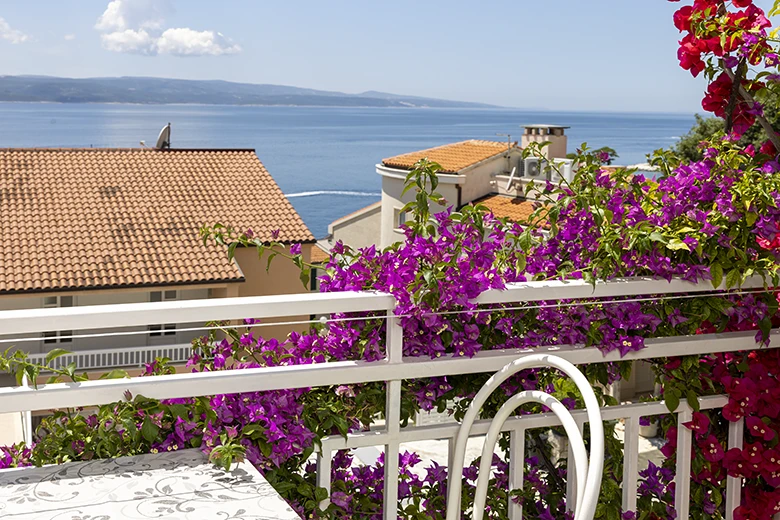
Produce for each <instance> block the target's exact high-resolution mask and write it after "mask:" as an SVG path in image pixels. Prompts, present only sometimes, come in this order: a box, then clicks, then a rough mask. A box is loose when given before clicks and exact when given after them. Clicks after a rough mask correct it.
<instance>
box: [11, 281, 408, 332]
mask: <svg viewBox="0 0 780 520" xmlns="http://www.w3.org/2000/svg"><path fill="white" fill-rule="evenodd" d="M394 305H395V299H394V298H393V297H392V296H391V295H389V294H385V293H380V292H372V291H363V292H332V293H303V294H281V295H273V296H243V297H235V298H208V299H201V300H176V301H171V302H143V303H118V304H110V305H91V306H84V307H60V308H53V309H20V310H10V311H0V331H2V335H3V336H8V335H18V334H29V333H39V332H44V331H47V330H87V329H108V328H119V327H135V326H143V325H155V324H158V323H192V322H202V323H206V322H209V321H222V320H240V319H243V318H279V317H289V316H300V315H306V316H308V315H312V314H331V313H340V312H357V311H385V310H389V309H392V308H393V306H394Z"/></svg>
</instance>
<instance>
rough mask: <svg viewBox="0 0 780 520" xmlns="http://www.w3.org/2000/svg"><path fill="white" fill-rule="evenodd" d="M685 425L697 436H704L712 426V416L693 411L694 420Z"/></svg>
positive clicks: (684, 424)
mask: <svg viewBox="0 0 780 520" xmlns="http://www.w3.org/2000/svg"><path fill="white" fill-rule="evenodd" d="M683 426H685V427H686V428H688V429H689V430H691V431H692V432H694V433H695V434H696V435H697V436H703V435H704V434H705V433H707V429H708V428H709V427H710V418H709V417H707V416H706V415H704V414H703V413H701V412H693V418H692V420H690V421H688V422H686V423H683Z"/></svg>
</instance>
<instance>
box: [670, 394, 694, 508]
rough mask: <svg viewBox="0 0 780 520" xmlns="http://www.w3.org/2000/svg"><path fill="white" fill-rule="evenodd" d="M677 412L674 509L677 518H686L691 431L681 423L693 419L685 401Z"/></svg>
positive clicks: (689, 482) (691, 443)
mask: <svg viewBox="0 0 780 520" xmlns="http://www.w3.org/2000/svg"><path fill="white" fill-rule="evenodd" d="M676 411H677V412H678V413H677V468H676V474H675V476H674V481H675V496H674V509H675V511H676V512H677V518H680V519H683V518H688V510H689V508H690V500H691V494H690V490H691V451H692V449H693V432H691V431H690V430H689V429H688V428H687V427H685V426H683V423H686V422H689V421H691V420H692V419H693V412H692V410H691V407H690V405H688V403H687V402H685V403H680V406H679V407H678V408H677V410H676Z"/></svg>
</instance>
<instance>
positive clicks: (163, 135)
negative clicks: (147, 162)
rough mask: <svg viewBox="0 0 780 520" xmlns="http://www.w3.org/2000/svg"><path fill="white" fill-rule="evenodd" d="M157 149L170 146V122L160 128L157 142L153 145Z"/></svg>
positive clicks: (168, 148)
mask: <svg viewBox="0 0 780 520" xmlns="http://www.w3.org/2000/svg"><path fill="white" fill-rule="evenodd" d="M154 147H155V148H157V149H158V150H170V148H171V124H170V123H168V124H167V125H165V126H164V127H163V129H162V130H160V136H159V137H158V138H157V144H156V145H154Z"/></svg>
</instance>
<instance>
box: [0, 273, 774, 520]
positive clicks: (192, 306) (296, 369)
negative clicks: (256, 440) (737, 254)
mask: <svg viewBox="0 0 780 520" xmlns="http://www.w3.org/2000/svg"><path fill="white" fill-rule="evenodd" d="M763 288H764V282H763V280H761V279H760V278H757V277H754V278H750V279H748V281H747V283H746V284H744V285H743V287H742V289H743V290H757V291H760V290H763ZM712 291H713V288H712V286H711V285H709V284H706V283H703V284H691V283H688V282H684V281H680V280H674V281H672V282H666V281H658V280H651V279H624V280H615V281H610V282H608V283H599V284H597V285H596V286H595V288H594V287H593V286H591V285H589V284H587V283H584V282H581V281H546V282H528V283H516V284H511V285H510V286H509V287H508V288H507V289H506V290H503V291H497V290H490V291H487V292H484V293H483V294H481V295H480V296H479V298H478V299H477V301H476V303H478V304H479V305H480V306H481V307H482V308H485V309H494V308H496V307H502V308H532V307H533V306H543V305H551V303H550V302H552V301H561V300H577V301H586V300H587V301H590V300H593V301H596V300H598V301H603V299H605V298H610V299H611V298H621V299H624V300H623V301H625V299H626V298H628V299H630V300H641V299H647V298H658V297H660V296H663V297H664V298H671V297H677V298H694V297H697V295H699V294H709V293H712ZM395 309H396V302H395V300H394V298H393V297H392V296H390V295H388V294H382V293H375V292H341V293H323V294H304V295H285V296H272V297H249V298H226V299H217V300H199V301H197V300H196V301H175V302H160V303H144V304H125V305H106V306H99V307H74V308H58V309H39V310H18V311H5V312H2V313H0V330H2V331H3V335H4V336H3V337H4V338H23V337H33V336H34V337H39V336H40V333H42V332H43V331H46V330H73V331H79V330H84V329H95V328H96V327H97V326H96V324H99V327H101V328H117V327H136V326H144V325H149V324H154V323H160V322H165V323H180V322H188V323H207V322H211V321H228V320H241V319H244V318H247V317H254V318H257V319H259V320H261V322H260V324H259V326H260V327H262V320H265V319H269V318H290V317H296V316H331V315H334V314H336V315H341V314H344V313H359V314H351V315H353V316H365V313H374V314H373V315H377V314H378V315H382V316H384V319H386V320H387V323H386V337H385V338H384V344H383V349H384V358H383V359H381V360H378V361H373V362H370V361H362V360H360V361H357V360H356V361H337V362H326V363H314V364H308V365H287V366H284V365H280V366H271V367H260V368H245V369H242V370H223V371H214V372H198V373H176V374H167V375H158V376H150V377H133V378H129V379H103V380H92V381H86V382H79V383H58V384H46V385H41V386H39V387H38V388H32V387H26V386H20V387H8V388H0V413H19V412H22V413H24V412H30V411H46V410H55V409H60V410H62V409H75V408H80V407H86V408H89V407H94V406H98V405H105V404H110V403H116V402H121V401H124V400H125V399H126V398H127V397H128V396H144V397H146V398H150V399H176V398H192V397H199V396H214V395H221V394H246V393H252V392H268V391H274V390H282V389H308V388H315V387H337V386H339V385H350V384H360V383H370V382H385V383H386V386H385V388H386V404H385V413H384V420H383V421H378V422H377V423H376V424H375V425H374V427H372V429H370V430H367V431H352V432H350V433H348V434H347V435H346V436H341V435H332V436H327V437H325V438H323V439H322V442H321V446H319V449H318V450H317V451H316V454H315V457H316V483H317V485H318V486H319V487H321V488H323V489H324V490H326V491H327V492H328V493H330V491H331V477H332V474H333V471H334V456H336V454H337V453H338V452H339V450H350V449H356V448H366V447H379V448H380V450H381V451H383V452H384V460H385V461H386V464H385V466H384V475H385V478H384V489H383V494H382V496H383V513H382V514H383V517H384V518H385V519H395V518H398V516H399V507H403V506H404V503H403V501H401V502H399V499H398V497H399V463H398V459H399V453H400V452H401V449H402V445H405V444H408V443H412V442H417V441H442V442H445V443H448V445H449V446H450V447H452V445H453V442H454V439H455V437H456V436H457V433H458V430H459V424H458V423H456V422H442V423H436V424H426V425H414V424H412V425H407V426H402V425H401V420H400V418H401V406H402V382H403V381H409V380H414V379H418V378H432V377H442V376H453V375H462V374H478V373H493V372H496V371H498V370H499V369H501V368H502V367H504V366H505V365H506V364H507V363H510V362H512V361H513V360H515V359H517V358H518V357H521V356H526V355H529V354H531V353H549V354H554V355H555V356H559V357H561V358H563V359H565V360H567V361H569V362H571V363H573V364H575V365H588V364H599V363H606V362H611V361H625V360H647V359H654V358H666V357H674V356H680V355H700V354H711V353H723V352H736V351H749V350H754V349H757V348H759V345H758V344H757V343H756V340H755V331H745V332H729V333H709V334H700V335H696V336H677V337H665V338H654V339H648V340H647V341H646V342H645V348H643V349H641V350H638V351H633V352H629V353H627V354H626V355H625V356H623V357H621V355H620V353H619V352H617V351H613V352H610V353H607V354H603V353H602V352H601V351H599V350H598V349H597V348H595V347H587V348H586V347H582V346H581V345H557V346H554V347H541V348H537V349H512V350H492V351H480V352H478V353H477V354H476V355H475V356H474V357H471V358H469V357H465V356H459V357H453V356H451V355H445V356H441V357H438V358H435V359H431V358H429V357H425V358H422V357H408V356H404V331H403V329H402V327H401V324H400V319H399V316H398V315H397V314H396V311H395ZM776 332H777V330H773V331H772V333H773V334H775V333H776ZM775 346H776V345H775V344H773V345H771V347H775ZM179 348H180V347H176V349H179ZM177 352H178V350H177ZM109 353H110V350H109V351H102V352H101V353H100V354H99V355H100V356H106V355H108V354H109ZM78 355H79V356H84V355H86V354H83V353H82V354H78ZM177 355H178V354H177ZM104 359H105V358H104ZM111 359H116V358H111ZM177 360H178V359H177ZM72 361H73V360H70V361H68V362H72ZM83 362H84V363H86V361H83ZM90 363H91V361H90ZM111 363H115V361H111ZM121 363H122V361H121V360H120V361H117V362H116V364H117V365H121ZM104 365H105V363H104V362H101V366H100V368H102V367H103V366H104ZM94 366H96V367H97V365H94ZM85 368H90V367H89V366H85ZM727 401H728V398H727V397H726V396H724V395H710V396H706V397H702V398H700V399H699V405H700V407H701V409H702V410H712V409H719V408H722V407H723V406H724V405H726V403H727ZM601 413H602V416H603V419H604V420H605V421H621V422H622V423H624V425H625V447H624V451H623V453H622V454H615V453H611V454H608V455H610V456H613V457H615V456H617V457H623V462H624V464H623V472H622V483H621V485H620V487H621V490H622V491H621V492H622V508H623V510H624V511H636V508H637V487H638V480H639V475H638V473H639V471H640V467H639V430H640V418H642V417H651V416H657V415H663V414H667V413H669V412H668V410H667V408H666V404H665V403H664V402H662V401H652V402H642V403H623V404H619V405H616V406H607V407H604V408H603V409H602V410H601ZM692 413H693V408H692V407H691V406H690V405H689V404H688V403H687V402H686V400H685V399H682V400H680V402H679V405H678V406H677V408H676V410H674V415H675V416H676V421H677V423H678V425H679V427H678V430H677V458H676V461H677V462H676V472H675V475H676V476H675V480H674V482H675V486H676V495H675V497H676V498H675V502H674V508H675V510H676V512H677V518H688V511H689V505H690V503H689V501H690V499H691V498H690V497H691V495H690V492H689V490H690V485H691V477H690V475H691V452H692V449H693V434H692V431H691V430H689V429H688V428H686V427H684V426H683V423H686V422H689V421H691V419H692ZM572 415H573V417H574V418H575V420H576V421H577V422H578V424H579V426H580V428H582V427H583V426H584V425H585V424H586V422H587V416H586V414H585V412H584V411H583V410H576V411H574V412H573V414H572ZM489 424H490V422H489V421H488V420H482V421H477V422H476V423H475V426H474V428H473V430H472V432H471V434H472V435H473V436H482V435H484V434H485V433H486V432H487V430H488V426H489ZM559 424H560V422H559V421H558V419H557V418H556V416H555V415H553V414H551V413H539V414H533V415H518V416H514V417H512V418H510V419H509V420H508V421H507V422H506V423H505V425H504V428H503V431H505V432H507V434H508V436H509V439H510V445H511V450H510V451H509V454H508V461H507V462H508V464H509V469H508V476H509V486H510V488H511V489H518V488H521V487H522V485H523V480H524V464H523V463H522V461H523V460H524V458H525V455H526V454H527V451H526V445H525V439H526V432H528V431H529V430H532V429H538V428H551V427H554V426H556V425H559ZM743 431H744V420H740V421H737V422H733V423H731V424H730V426H729V438H728V447H736V446H741V445H742V443H743ZM452 451H453V450H452V449H450V450H449V453H450V455H449V457H450V459H451V457H452ZM574 455H575V454H574V453H573V451H572V448H571V445H569V447H568V451H567V453H566V456H567V457H568V459H569V460H570V461H573V457H574ZM157 456H158V457H165V456H167V454H158V455H157ZM145 457H151V458H154V457H155V455H145ZM448 462H450V463H451V462H452V460H449V461H448ZM467 462H468V461H467ZM75 464H90V463H75ZM244 464H246V463H244ZM448 465H449V464H448ZM570 467H571V466H570ZM245 469H246V468H245ZM9 471H11V472H13V473H14V476H15V477H16V476H25V478H26V479H30V480H27V482H30V481H35V479H42V477H41V475H42V474H41V473H40V470H37V469H34V468H29V469H14V470H4V471H3V472H0V481H2V479H3V475H4V473H5V474H6V475H7V472H9ZM107 478H108V477H107ZM215 478H218V477H215ZM260 478H262V477H260ZM174 481H175V479H174ZM277 484H278V483H277ZM741 484H742V482H741V479H739V478H732V477H728V480H727V485H726V492H725V511H726V513H725V516H726V518H729V519H731V518H733V511H734V509H735V508H736V507H737V506H738V505H739V502H740V496H741ZM0 489H2V486H0ZM0 494H1V492H0ZM575 494H576V486H575V483H574V479H569V481H568V482H567V483H566V495H567V498H568V500H567V504H569V505H573V503H574V500H573V497H574V496H575ZM269 500H270V499H269ZM327 504H328V498H327V497H326V498H324V499H323V501H322V502H321V505H322V506H327ZM31 507H33V509H34V507H35V506H31ZM522 509H523V508H522V506H521V505H520V504H518V503H516V502H515V501H511V500H510V501H509V504H508V514H509V518H511V519H512V520H519V519H521V518H523V511H522ZM249 512H250V513H251V511H249ZM638 513H641V511H639V512H638ZM3 516H4V513H3V509H2V508H0V518H2V517H3ZM169 517H170V518H179V517H177V516H175V515H174V516H169ZM14 518H17V517H14ZM181 518H185V516H181ZM274 518H275V517H274ZM279 518H281V517H279Z"/></svg>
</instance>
